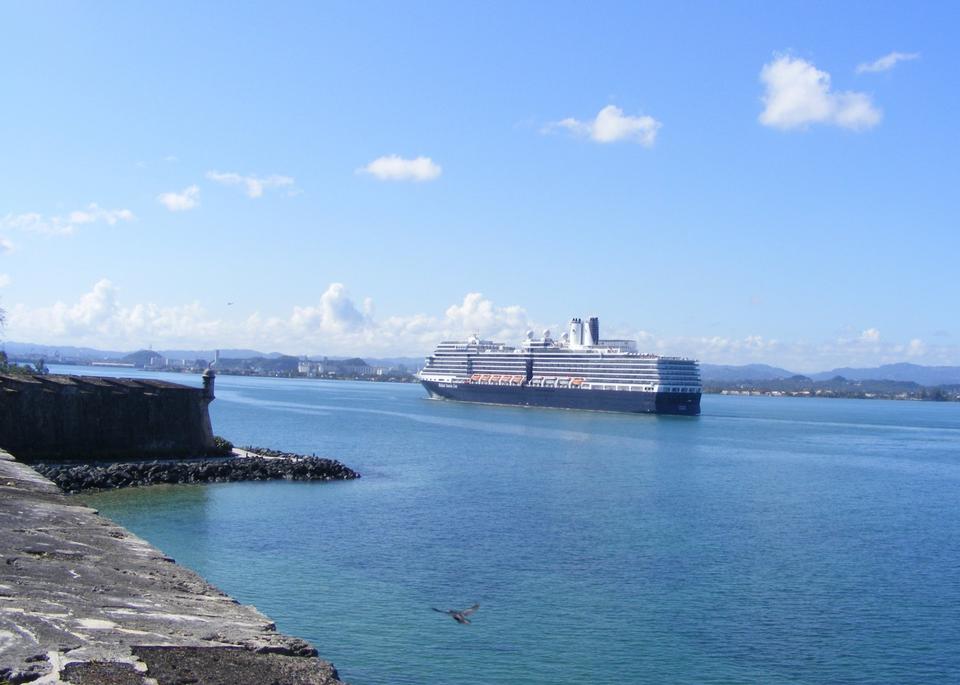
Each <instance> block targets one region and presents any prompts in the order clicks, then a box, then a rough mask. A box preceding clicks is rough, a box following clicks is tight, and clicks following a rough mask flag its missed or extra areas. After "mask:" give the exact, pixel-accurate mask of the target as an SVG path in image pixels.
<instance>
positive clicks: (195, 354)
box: [160, 348, 286, 360]
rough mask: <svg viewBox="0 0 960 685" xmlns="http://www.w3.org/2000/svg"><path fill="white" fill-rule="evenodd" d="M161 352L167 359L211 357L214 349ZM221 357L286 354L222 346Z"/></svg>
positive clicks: (249, 357)
mask: <svg viewBox="0 0 960 685" xmlns="http://www.w3.org/2000/svg"><path fill="white" fill-rule="evenodd" d="M160 354H162V355H163V356H164V357H166V358H167V359H211V360H212V359H213V356H214V350H160ZM220 356H221V357H227V358H229V359H253V358H254V357H256V358H258V359H278V358H279V357H283V356H286V355H284V354H281V353H280V352H270V353H269V354H266V353H264V352H258V351H257V350H245V349H242V348H241V349H230V348H224V349H222V350H220Z"/></svg>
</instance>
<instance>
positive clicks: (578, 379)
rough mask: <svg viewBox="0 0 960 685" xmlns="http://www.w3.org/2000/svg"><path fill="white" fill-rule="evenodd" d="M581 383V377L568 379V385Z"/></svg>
mask: <svg viewBox="0 0 960 685" xmlns="http://www.w3.org/2000/svg"><path fill="white" fill-rule="evenodd" d="M581 383H583V379H582V378H574V379H573V380H572V381H570V385H573V386H577V387H579V386H580V384H581Z"/></svg>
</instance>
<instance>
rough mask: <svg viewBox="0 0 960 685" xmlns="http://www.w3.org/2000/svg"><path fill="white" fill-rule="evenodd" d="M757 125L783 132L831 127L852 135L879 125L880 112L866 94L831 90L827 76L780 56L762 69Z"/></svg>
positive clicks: (802, 60)
mask: <svg viewBox="0 0 960 685" xmlns="http://www.w3.org/2000/svg"><path fill="white" fill-rule="evenodd" d="M760 80H761V82H762V83H763V85H764V87H765V92H764V94H763V97H762V100H763V104H764V109H763V112H761V113H760V123H762V124H763V125H764V126H770V127H773V128H779V129H783V130H788V129H796V128H806V127H807V126H809V125H810V124H831V125H834V126H840V127H842V128H849V129H852V130H855V131H860V130H863V129H867V128H871V127H872V126H876V125H877V124H878V123H880V118H881V116H882V113H881V111H880V110H879V109H878V108H877V107H875V106H874V104H873V102H872V101H871V99H870V96H869V95H867V94H866V93H857V92H853V91H845V92H837V91H833V90H831V85H830V74H828V73H827V72H825V71H820V70H819V69H817V68H816V67H815V66H814V65H813V64H811V63H810V62H808V61H806V60H804V59H800V58H798V57H790V56H781V57H777V58H776V59H775V60H773V61H772V62H770V63H769V64H766V65H764V67H763V69H762V70H761V72H760Z"/></svg>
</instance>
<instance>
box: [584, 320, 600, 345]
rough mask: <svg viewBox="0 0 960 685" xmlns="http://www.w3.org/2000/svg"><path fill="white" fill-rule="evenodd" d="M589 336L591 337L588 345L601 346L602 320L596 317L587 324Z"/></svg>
mask: <svg viewBox="0 0 960 685" xmlns="http://www.w3.org/2000/svg"><path fill="white" fill-rule="evenodd" d="M587 335H588V336H589V339H588V340H587V344H588V345H599V344H600V319H598V318H597V317H595V316H591V317H590V321H589V322H588V323H587Z"/></svg>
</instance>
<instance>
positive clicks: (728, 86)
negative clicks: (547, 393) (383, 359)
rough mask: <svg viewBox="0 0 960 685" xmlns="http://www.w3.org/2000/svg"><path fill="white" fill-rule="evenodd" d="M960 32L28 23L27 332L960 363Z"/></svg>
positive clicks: (16, 322) (749, 20)
mask: <svg viewBox="0 0 960 685" xmlns="http://www.w3.org/2000/svg"><path fill="white" fill-rule="evenodd" d="M958 15H960V11H958V10H957V9H956V8H955V5H953V4H951V3H943V4H934V3H930V4H913V3H911V4H907V3H903V4H894V3H735V4H726V3H674V2H671V3H656V4H635V3H629V4H603V5H595V4H586V3H583V4H572V3H550V4H548V3H502V4H481V3H476V4H473V5H467V4H466V3H437V4H420V3H415V4H407V5H402V6H401V5H399V4H396V3H382V4H381V3H344V4H339V5H320V4H318V3H303V4H295V3H283V4H280V5H277V4H267V3H207V4H202V5H198V4H196V3H174V4H162V5H161V4H159V3H154V4H140V3H97V4H92V5H91V4H89V3H87V4H81V3H63V2H58V3H6V4H4V5H2V6H0V73H2V79H0V83H2V84H3V89H4V97H3V102H2V107H0V137H2V146H0V284H2V287H0V305H2V306H3V307H4V308H5V309H6V310H7V319H8V321H7V326H6V329H5V331H4V332H3V337H4V338H6V339H8V340H18V341H30V342H41V343H51V344H86V345H95V346H101V347H110V348H129V349H133V348H139V347H144V346H147V345H153V346H154V347H157V348H164V347H167V348H169V347H181V348H182V347H190V346H193V347H197V346H202V347H213V346H222V347H232V346H253V347H256V348H258V349H264V350H279V351H285V352H289V353H296V354H299V353H310V354H316V353H321V354H338V353H358V354H366V355H381V356H382V355H386V354H421V353H424V352H427V351H429V349H430V348H431V347H432V345H433V344H435V342H436V341H437V340H438V339H439V338H444V337H449V336H454V337H458V336H459V335H462V334H464V333H466V332H470V331H473V330H479V331H480V332H481V333H484V334H485V335H488V336H493V337H507V338H509V339H513V338H515V337H516V336H518V335H520V334H522V332H523V331H524V330H525V329H527V328H536V329H538V330H539V329H540V328H543V327H547V326H550V327H556V326H558V325H561V324H562V323H563V322H564V321H565V320H567V319H568V318H569V317H570V316H573V315H581V316H586V315H592V314H596V315H599V316H600V317H601V321H602V323H603V325H604V329H605V330H606V331H607V332H608V333H611V334H612V333H617V334H619V335H630V336H631V337H637V338H639V340H640V343H641V346H643V347H647V348H650V349H654V350H660V351H665V352H671V353H681V354H688V355H694V356H697V357H699V358H701V359H703V360H704V361H708V362H725V363H745V362H752V361H763V362H768V363H773V364H780V365H784V366H787V367H789V368H793V369H797V370H813V369H819V368H825V367H829V366H833V365H840V364H846V363H850V364H861V363H862V364H872V363H881V362H888V361H901V360H905V361H916V362H920V363H930V364H933V363H953V364H957V363H960V341H958V336H960V326H958V323H957V321H958V319H957V315H956V313H955V309H956V304H955V303H956V302H957V301H958V299H960V298H958V295H960V284H958V279H957V277H956V269H957V257H958V255H960V238H958V235H957V228H958V221H957V218H956V217H957V212H956V208H955V203H956V200H955V196H956V188H957V187H958V181H960V173H958V170H957V163H956V160H957V158H958V155H957V152H958V149H957V148H958V143H957V140H958V136H957V135H956V133H955V126H956V124H955V121H954V119H955V114H956V112H957V111H958V108H957V105H958V95H957V94H958V93H960V87H958V86H960V83H958V76H957V69H956V64H957V62H958V55H957V47H956V45H957V38H958V36H957V29H956V25H957V20H958V18H960V17H958ZM882 58H886V59H885V60H882ZM878 60H882V61H878ZM858 67H859V69H858ZM418 160H419V161H418ZM228 303H233V304H228Z"/></svg>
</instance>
